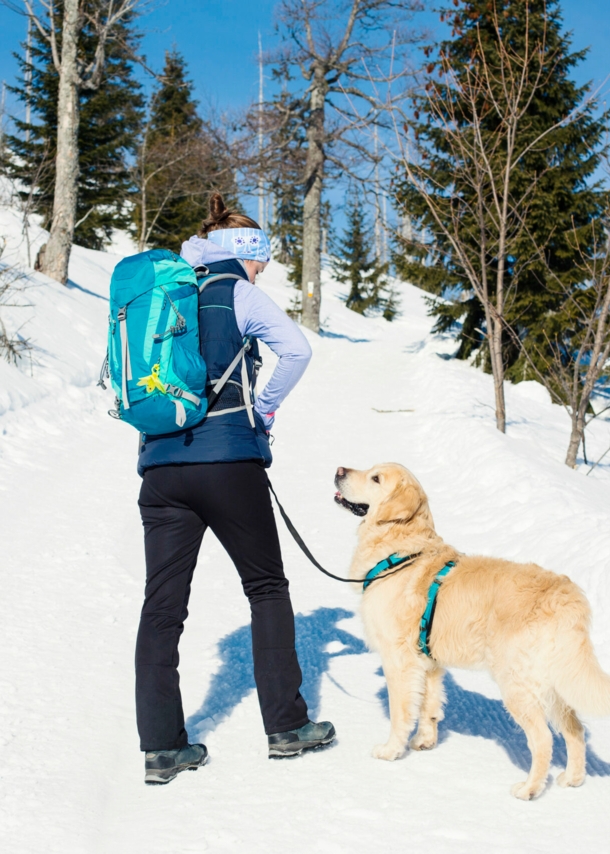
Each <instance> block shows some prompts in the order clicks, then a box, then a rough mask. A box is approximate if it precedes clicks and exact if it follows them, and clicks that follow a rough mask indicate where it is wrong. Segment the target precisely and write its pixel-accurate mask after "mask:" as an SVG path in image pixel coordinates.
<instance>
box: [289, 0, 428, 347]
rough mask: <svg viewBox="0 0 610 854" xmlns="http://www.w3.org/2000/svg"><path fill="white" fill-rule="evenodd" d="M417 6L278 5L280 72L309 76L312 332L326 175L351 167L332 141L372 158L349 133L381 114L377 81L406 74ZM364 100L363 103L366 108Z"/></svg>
mask: <svg viewBox="0 0 610 854" xmlns="http://www.w3.org/2000/svg"><path fill="white" fill-rule="evenodd" d="M419 8H421V4H420V2H419V0H402V2H396V0H348V2H343V0H282V3H281V5H280V10H279V20H280V24H281V27H282V30H283V34H284V37H285V41H286V46H285V48H284V50H283V51H282V52H281V53H280V55H279V57H277V58H276V63H277V67H278V70H279V72H280V74H284V75H286V76H289V74H290V70H291V69H292V68H294V67H296V68H298V69H299V70H300V72H301V74H302V76H303V78H304V80H305V81H306V82H307V90H306V93H305V96H304V106H305V109H304V110H303V112H302V120H303V126H304V129H305V133H306V138H307V158H306V164H305V175H304V205H303V273H302V292H303V298H302V320H303V323H304V324H305V326H307V327H308V328H309V329H312V330H313V331H314V332H318V331H319V329H320V299H321V294H320V271H321V239H322V222H321V220H322V192H323V187H324V180H325V176H326V173H327V168H328V165H329V164H333V165H335V166H336V167H337V168H338V169H339V170H340V171H345V170H346V169H348V168H349V164H348V162H347V160H346V157H345V154H344V153H343V155H342V156H338V155H337V153H336V152H333V150H332V147H333V144H336V143H338V142H339V141H341V142H342V143H344V145H347V146H351V148H352V149H353V150H355V151H356V152H357V155H358V157H359V158H360V159H362V158H363V157H364V158H368V159H369V160H370V159H371V154H372V152H371V151H370V146H369V147H367V146H363V145H361V144H359V143H358V142H357V141H356V140H355V138H354V137H353V135H352V136H350V134H351V133H352V132H353V131H354V130H355V129H357V128H362V127H365V126H367V125H368V124H370V123H371V122H374V121H378V120H379V106H380V105H379V100H378V98H377V96H376V93H375V90H374V89H375V83H376V82H383V83H386V82H387V81H388V80H391V79H396V78H398V77H401V76H402V75H403V74H404V65H402V63H398V64H397V66H396V67H397V68H398V70H397V71H396V72H393V71H392V62H393V60H398V59H399V54H400V49H401V48H402V47H404V46H405V45H406V44H407V43H409V41H411V40H412V35H411V34H410V33H409V32H408V31H406V30H405V28H404V25H405V22H406V20H407V19H408V18H409V15H410V13H411V12H413V11H414V10H416V9H419ZM397 52H398V53H397ZM358 104H360V105H364V110H363V111H362V114H358V108H357V105H358ZM329 113H330V114H332V113H334V116H332V115H329ZM332 118H334V119H335V121H332Z"/></svg>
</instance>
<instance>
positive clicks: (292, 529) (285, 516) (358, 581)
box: [267, 478, 419, 584]
mask: <svg viewBox="0 0 610 854" xmlns="http://www.w3.org/2000/svg"><path fill="white" fill-rule="evenodd" d="M267 483H268V484H269V489H270V490H271V494H272V495H273V497H274V498H275V501H276V503H277V506H278V509H279V511H280V514H281V516H282V519H283V520H284V522H285V523H286V527H287V528H288V530H289V531H290V533H291V534H292V538H293V540H294V541H295V543H296V544H297V546H298V547H299V548H300V549H301V551H302V552H303V554H304V555H305V556H306V557H307V558H308V559H309V560H310V561H311V563H313V565H314V566H315V567H316V569H319V570H320V572H323V573H324V575H328V577H329V578H334V579H335V581H345V582H347V583H348V584H362V581H363V579H359V578H356V579H354V578H341V577H340V576H338V575H333V573H332V572H329V571H328V570H327V569H324V567H323V566H322V564H320V563H318V561H317V560H316V559H315V557H314V556H313V555H312V553H311V552H310V551H309V549H308V548H307V546H306V544H305V542H304V540H303V538H302V537H301V535H300V534H299V532H298V531H297V529H296V528H295V527H294V525H293V524H292V522H291V521H290V518H289V516H288V514H287V513H286V511H285V510H284V508H283V507H282V505H281V504H280V501H279V498H278V497H277V495H276V494H275V489H274V488H273V486H272V485H271V481H270V480H269V478H267ZM416 557H419V554H416V555H409V557H407V558H405V563H403V564H401V565H400V566H399V567H398V569H394V570H392V572H384V573H382V574H381V575H378V576H377V577H376V578H372V579H371V580H370V581H369V584H372V583H373V581H377V579H379V578H389V576H390V575H394V574H395V573H397V572H400V571H401V569H404V568H405V566H406V565H407V561H409V562H411V561H413V560H415V558H416Z"/></svg>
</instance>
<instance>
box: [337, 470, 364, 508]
mask: <svg viewBox="0 0 610 854" xmlns="http://www.w3.org/2000/svg"><path fill="white" fill-rule="evenodd" d="M348 472H349V469H346V468H343V466H339V468H338V469H337V474H336V475H335V486H336V487H337V492H335V503H336V504H338V505H339V506H340V507H345V509H346V510H349V511H350V513H353V514H354V516H366V514H367V512H368V509H369V505H368V504H355V503H354V502H353V501H348V500H347V498H344V496H343V493H342V492H341V483H342V482H343V481H344V480H345V478H346V477H347V474H348Z"/></svg>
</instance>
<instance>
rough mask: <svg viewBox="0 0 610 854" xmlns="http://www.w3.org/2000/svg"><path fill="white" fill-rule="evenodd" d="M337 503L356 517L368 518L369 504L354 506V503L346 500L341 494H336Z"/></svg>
mask: <svg viewBox="0 0 610 854" xmlns="http://www.w3.org/2000/svg"><path fill="white" fill-rule="evenodd" d="M335 503H336V504H339V505H340V506H341V507H345V509H346V510H349V511H350V513H353V514H354V516H366V514H367V513H368V510H369V505H368V504H354V503H353V502H352V501H348V500H347V498H344V497H343V496H342V495H341V493H340V492H335Z"/></svg>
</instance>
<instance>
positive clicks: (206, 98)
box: [0, 0, 610, 114]
mask: <svg viewBox="0 0 610 854" xmlns="http://www.w3.org/2000/svg"><path fill="white" fill-rule="evenodd" d="M13 2H14V3H19V0H13ZM439 4H440V5H445V4H444V3H442V2H440V0H439ZM436 5H437V3H436V2H434V3H432V2H430V3H429V6H430V7H432V6H436ZM275 6H276V3H275V2H274V0H254V2H253V0H199V2H187V0H154V5H153V6H152V7H151V8H152V11H150V12H149V14H147V15H146V16H144V17H142V18H141V20H140V26H141V28H142V30H143V31H144V33H145V35H144V39H143V51H144V53H145V54H146V57H147V60H148V63H149V64H150V65H151V66H152V67H153V68H155V69H160V68H161V67H162V65H163V56H164V52H165V51H166V50H167V49H169V48H171V47H172V46H174V45H175V46H176V47H177V48H178V50H180V52H181V53H182V54H183V55H184V57H185V58H186V60H187V63H188V67H189V71H190V76H191V78H192V80H193V82H194V84H195V89H196V93H197V98H198V99H199V101H200V102H202V103H203V104H205V103H207V102H211V103H212V104H214V105H216V106H217V107H218V109H220V110H221V111H222V110H225V109H231V108H237V107H242V106H245V105H246V104H248V103H249V102H250V101H251V100H253V99H254V98H255V97H256V95H257V92H258V72H257V67H256V53H257V41H258V32H259V30H260V32H261V35H262V38H263V47H264V48H269V47H271V46H272V45H273V41H274V35H273V33H274V11H273V10H274V7H275ZM562 8H563V12H564V20H565V24H566V28H567V29H569V30H572V31H573V45H574V48H575V49H578V50H580V49H582V48H585V47H590V52H589V56H588V58H587V60H586V62H585V63H583V64H582V66H581V67H580V68H579V69H578V70H577V72H576V77H577V79H578V81H579V82H581V83H582V82H585V81H588V80H593V81H594V82H595V84H596V85H598V84H601V83H602V82H603V81H605V80H606V78H607V77H608V75H610V0H563V3H562ZM417 17H418V18H419V19H420V20H421V22H422V25H425V26H427V27H428V28H430V29H431V30H432V31H434V29H435V28H436V29H437V30H438V28H439V26H440V25H439V24H438V19H437V17H436V16H435V15H434V14H432V13H425V14H424V15H421V16H417ZM416 20H417V18H416ZM0 33H1V34H2V42H1V47H0V81H1V80H5V81H7V83H12V82H13V81H14V79H15V73H16V63H15V60H14V58H13V57H12V55H11V54H12V51H14V50H19V43H20V41H21V40H22V39H23V38H24V37H25V19H24V18H22V17H21V16H19V15H18V14H16V13H15V12H13V11H11V10H10V9H8V8H6V6H4V5H0ZM141 78H142V82H143V83H144V84H145V85H146V87H147V88H149V87H150V81H149V80H148V79H147V78H146V76H145V75H144V74H142V75H141ZM602 93H610V81H607V82H606V83H604V85H603V87H602ZM22 109H23V108H22V106H21V105H19V104H16V103H15V101H14V99H13V97H12V95H11V94H10V93H7V112H8V113H9V114H10V113H11V112H17V113H19V112H20V111H22Z"/></svg>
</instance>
